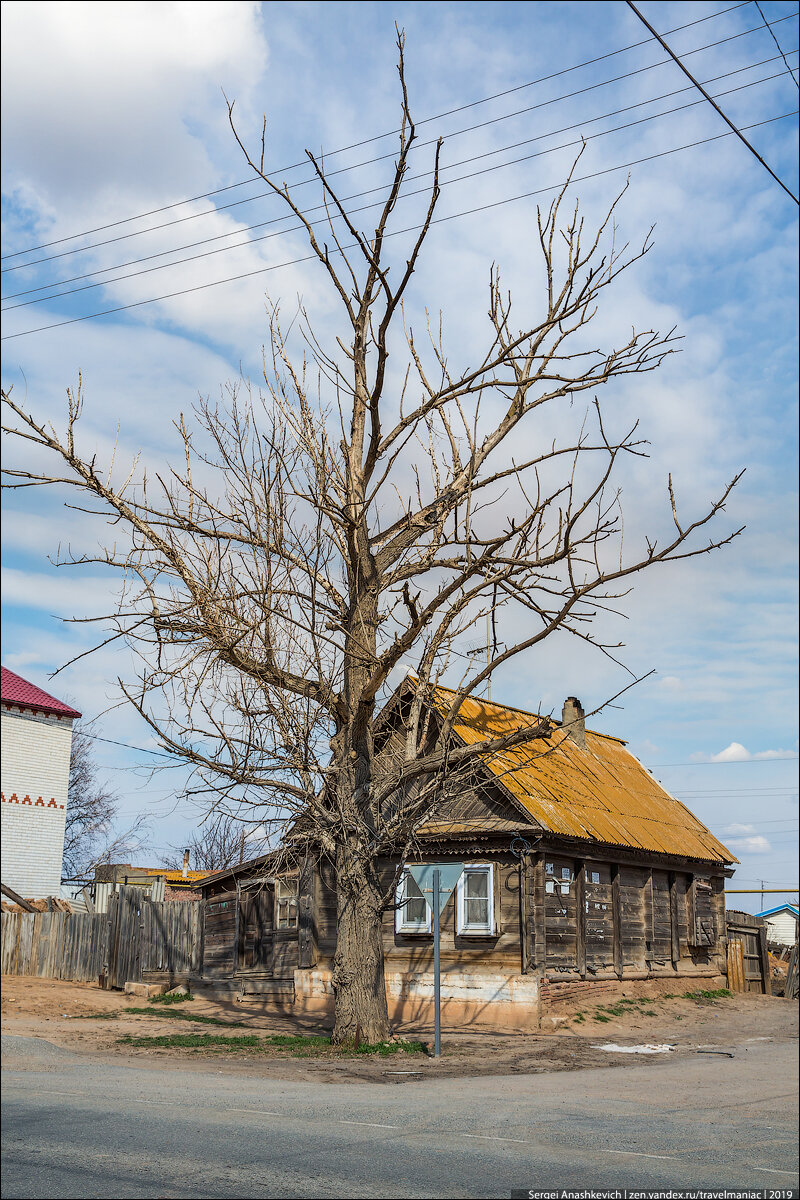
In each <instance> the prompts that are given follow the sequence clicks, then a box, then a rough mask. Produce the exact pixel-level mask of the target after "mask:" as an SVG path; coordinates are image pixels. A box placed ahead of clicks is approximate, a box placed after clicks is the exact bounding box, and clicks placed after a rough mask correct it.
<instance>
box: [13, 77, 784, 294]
mask: <svg viewBox="0 0 800 1200" xmlns="http://www.w3.org/2000/svg"><path fill="white" fill-rule="evenodd" d="M773 61H774V60H773ZM756 65H761V64H756ZM749 69H751V68H749V67H743V68H739V71H741V70H749ZM739 71H734V72H729V73H728V74H738V73H739ZM781 75H783V72H782V71H781V72H780V73H779V74H778V75H770V76H767V77H766V78H764V79H756V80H753V81H751V82H750V83H744V84H740V85H739V86H738V87H736V88H729V89H727V91H725V92H720V93H718V95H730V94H731V93H732V92H739V91H744V90H745V89H747V88H751V87H755V86H757V85H758V84H760V83H768V82H770V81H771V80H772V79H778V78H779V77H780V76H781ZM691 90H692V89H691V88H680V89H679V91H680V92H687V91H691ZM676 94H677V93H675V92H673V93H667V95H676ZM664 98H665V97H664V96H657V97H654V99H653V100H643V101H640V102H639V103H638V104H632V105H629V106H628V107H627V108H626V109H618V110H617V112H626V111H630V110H631V109H635V108H640V107H641V106H642V105H644V104H651V103H653V102H654V101H655V100H661V99H664ZM702 103H703V101H702V100H692V101H690V102H689V103H688V104H681V105H678V106H676V107H675V108H670V109H667V110H666V111H665V112H662V113H652V114H651V115H650V116H647V117H641V118H639V119H638V120H636V121H629V122H626V123H625V124H622V125H615V126H612V128H611V129H605V130H601V131H600V132H599V133H594V134H589V135H588V137H581V138H578V139H575V140H574V141H572V142H565V143H561V145H558V146H550V147H548V149H546V150H539V151H535V152H533V153H531V154H526V155H523V156H521V157H520V158H514V159H510V160H509V161H508V162H503V163H497V164H495V165H494V166H491V167H483V168H481V169H480V170H477V171H470V172H468V173H467V174H465V175H458V176H455V177H454V178H453V179H446V180H441V179H440V186H441V187H447V186H450V185H451V184H454V183H463V182H464V181H465V180H468V179H474V178H476V176H478V175H487V174H491V173H492V172H494V171H500V170H503V169H504V168H505V167H511V166H517V165H519V163H522V162H528V161H530V160H531V159H533V158H541V157H543V156H545V155H547V154H554V153H557V152H558V151H559V150H566V149H570V148H571V147H575V146H579V145H581V144H582V143H584V142H589V141H594V140H596V139H597V138H601V137H607V136H608V135H609V134H612V133H619V132H620V131H621V130H624V129H631V128H633V127H634V126H636V125H643V124H646V123H647V122H648V121H655V120H659V119H660V118H662V117H667V116H671V115H673V114H675V113H677V112H683V111H685V110H686V109H687V108H694V107H696V106H697V105H699V104H702ZM614 115H616V114H615V113H604V114H603V115H602V116H601V117H594V118H592V119H591V121H588V122H579V123H577V124H575V125H570V126H567V127H565V129H559V130H554V131H553V132H551V133H545V134H539V135H538V136H536V137H533V138H528V139H526V140H525V141H523V142H516V143H514V144H512V145H509V146H502V147H499V148H498V149H497V150H489V151H485V152H484V153H482V154H476V155H473V156H471V157H470V158H465V159H462V160H461V161H460V162H456V163H451V164H450V165H449V167H447V168H445V169H446V170H453V169H455V168H456V167H460V166H466V165H468V164H469V163H473V162H477V161H479V160H480V159H482V158H487V157H490V156H492V155H494V154H502V153H504V152H505V151H507V150H513V149H516V148H517V147H519V146H525V145H530V144H531V143H532V142H538V141H541V140H542V139H543V138H547V137H553V136H555V135H556V134H558V133H565V132H568V131H569V130H572V129H580V128H582V127H583V126H584V125H586V124H591V123H592V121H598V120H604V119H605V118H607V117H609V116H614ZM431 174H432V171H423V172H421V173H420V174H419V175H410V176H408V182H414V181H416V180H420V179H426V178H428V177H430V176H431ZM390 186H391V185H390V184H381V185H380V186H379V187H374V188H369V189H367V190H366V191H362V192H355V193H353V194H351V195H349V196H344V197H343V198H342V202H343V203H345V202H347V201H350V200H357V199H360V198H362V197H364V196H369V195H372V194H374V193H375V192H385V191H386V190H387V189H388V188H389V187H390ZM427 190H428V189H427V188H416V189H414V190H413V191H404V192H402V193H401V195H400V199H403V200H407V199H410V198H411V197H413V196H418V195H420V194H421V193H422V192H425V191H427ZM382 203H383V201H380V200H378V201H373V202H371V203H369V204H364V205H361V206H360V207H359V208H354V209H352V210H351V212H352V213H360V212H367V211H369V210H370V209H373V208H376V207H380V205H381V204H382ZM313 213H327V209H326V206H325V204H319V205H316V206H314V207H313V208H309V209H305V210H304V212H303V215H304V216H306V217H308V216H310V215H311V214H313ZM333 215H334V216H335V217H337V219H341V217H339V214H333ZM285 219H286V217H285V216H282V217H276V218H274V219H273V220H272V221H270V222H264V224H274V223H275V222H276V221H281V220H285ZM312 224H313V222H312ZM303 228H304V226H303V225H302V224H297V225H289V226H287V227H286V228H284V229H280V230H277V231H275V232H273V233H267V234H263V235H262V236H261V237H257V238H246V239H245V240H244V241H242V242H234V243H233V244H232V245H230V246H220V247H219V248H218V249H216V250H206V251H203V252H202V253H200V254H192V255H188V256H187V257H186V258H178V259H175V260H174V261H172V262H167V263H159V264H158V265H156V266H152V267H145V268H144V269H143V270H141V271H130V272H128V274H127V275H117V276H114V277H112V278H110V279H100V280H97V281H96V282H94V283H88V284H84V285H83V286H82V287H77V288H67V289H66V290H64V291H60V292H50V293H49V294H48V295H46V296H39V297H37V298H36V299H32V300H23V301H21V302H20V303H19V304H6V305H4V307H3V309H2V311H3V312H12V311H13V310H14V309H18V308H28V307H30V306H32V305H34V304H44V303H46V302H47V301H48V300H56V299H59V298H60V297H62V296H74V295H77V294H78V293H79V292H85V291H90V290H91V289H93V288H98V287H106V286H108V285H109V284H112V283H119V282H120V281H122V280H126V279H136V278H138V277H139V276H141V275H149V274H152V273H153V272H154V271H165V270H168V269H169V268H171V267H178V266H182V265H183V264H185V263H189V262H197V261H198V260H200V259H203V258H211V257H212V256H214V255H217V254H226V253H228V252H229V251H231V250H239V249H242V248H248V247H251V246H255V245H257V244H258V243H259V242H263V241H269V240H271V239H272V238H276V237H283V236H284V235H286V234H288V233H295V232H297V231H298V230H302V229H303ZM226 236H227V235H226ZM209 240H217V239H209ZM203 244H204V243H203V242H200V243H198V245H203ZM170 253H175V251H163V252H162V253H161V254H159V255H150V256H147V257H145V258H142V259H134V260H133V261H132V262H130V263H124V264H121V267H124V266H136V265H137V263H138V262H148V261H150V259H151V258H159V257H163V255H164V254H170ZM116 269H118V268H115V267H104V268H101V269H100V270H98V271H91V272H88V273H87V274H85V275H77V276H75V277H74V278H73V279H66V280H63V281H62V282H63V283H73V282H78V281H79V280H81V279H89V278H91V277H92V276H93V275H104V274H108V272H109V271H113V270H116ZM57 286H59V285H58V284H52V283H51V284H42V285H41V286H40V287H37V288H31V289H29V291H27V292H16V293H12V295H10V296H7V297H6V299H7V300H12V299H16V298H17V297H19V296H25V295H29V294H30V292H34V291H45V290H46V289H47V288H50V287H57Z"/></svg>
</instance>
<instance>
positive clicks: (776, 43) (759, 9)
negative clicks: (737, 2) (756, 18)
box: [753, 0, 800, 88]
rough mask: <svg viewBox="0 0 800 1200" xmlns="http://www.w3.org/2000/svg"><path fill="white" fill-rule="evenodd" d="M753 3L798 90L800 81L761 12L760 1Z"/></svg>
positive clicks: (754, 0) (755, 0)
mask: <svg viewBox="0 0 800 1200" xmlns="http://www.w3.org/2000/svg"><path fill="white" fill-rule="evenodd" d="M753 3H754V4H755V6H756V8H757V9H758V11H759V13H760V14H761V20H762V21H763V22H764V24H765V25H766V27H767V29H768V30H769V34H770V37H771V38H772V40H773V42H774V43H775V45H776V46H777V47H778V49H779V50H780V52H781V58H782V59H783V61H784V62H785V63H786V70H787V71H788V72H789V78H790V79H791V81H792V83H793V84H794V86H795V87H796V88H800V81H798V80H797V79H795V75H794V71H793V70H792V68H791V67H790V66H789V64H788V62H787V61H786V55H785V54H784V53H783V47H782V46H781V44H780V42H779V41H778V39H777V38H776V36H775V34H774V32H773V31H772V29H771V27H770V23H769V21H768V20H767V18H766V17H765V16H764V13H763V12H762V11H761V5H760V4H759V3H758V0H753Z"/></svg>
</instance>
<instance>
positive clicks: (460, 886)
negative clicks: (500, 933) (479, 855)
mask: <svg viewBox="0 0 800 1200" xmlns="http://www.w3.org/2000/svg"><path fill="white" fill-rule="evenodd" d="M475 871H486V872H488V874H489V884H488V888H487V891H488V894H489V922H488V924H487V925H480V926H476V925H468V924H467V922H466V919H465V909H466V905H465V900H466V892H465V887H464V883H465V880H466V877H467V875H468V874H470V873H472V872H475ZM456 933H457V934H460V935H461V937H495V935H496V933H497V930H496V929H495V923H494V863H468V864H467V865H466V866H465V867H464V870H463V872H462V873H461V875H460V876H459V880H458V883H457V884H456Z"/></svg>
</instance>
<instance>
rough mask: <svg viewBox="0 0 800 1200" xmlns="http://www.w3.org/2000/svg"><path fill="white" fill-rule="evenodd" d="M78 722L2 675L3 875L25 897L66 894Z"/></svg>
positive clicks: (37, 691) (38, 692)
mask: <svg viewBox="0 0 800 1200" xmlns="http://www.w3.org/2000/svg"><path fill="white" fill-rule="evenodd" d="M80 715H81V714H80V713H79V712H77V711H76V710H75V709H74V708H70V707H69V705H68V704H64V703H62V701H61V700H56V698H55V697H54V696H50V695H49V694H48V693H47V692H44V691H42V689H41V688H38V687H35V686H34V684H32V683H28V682H27V680H25V679H22V678H21V677H20V676H19V675H16V674H14V672H13V671H9V670H7V669H6V668H5V667H3V668H2V696H0V724H1V726H2V761H1V762H0V800H2V804H1V805H0V817H1V818H2V829H1V830H0V832H2V865H1V866H0V876H1V877H2V881H3V883H4V884H5V885H6V886H7V887H10V888H12V889H13V890H14V891H15V892H17V893H19V895H21V896H24V897H26V898H30V899H42V898H44V897H46V896H57V895H58V894H59V892H60V889H61V860H62V858H63V855H64V826H65V823H66V818H67V791H68V787H69V759H70V751H71V749H72V724H73V721H74V720H75V719H76V718H77V717H79V716H80Z"/></svg>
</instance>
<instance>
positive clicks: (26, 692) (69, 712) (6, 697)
mask: <svg viewBox="0 0 800 1200" xmlns="http://www.w3.org/2000/svg"><path fill="white" fill-rule="evenodd" d="M0 700H2V702H3V704H18V705H19V706H20V707H21V708H32V709H34V710H35V711H36V712H43V713H51V714H53V715H54V716H58V717H79V716H80V715H81V714H80V713H79V712H78V710H77V709H76V708H70V706H69V705H68V704H65V703H64V701H63V700H56V698H55V696H51V695H50V693H49V692H45V691H43V690H42V689H41V688H40V687H36V685H35V684H34V683H28V681H27V679H23V678H22V676H21V675H17V674H16V673H15V672H14V671H9V669H8V667H0Z"/></svg>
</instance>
